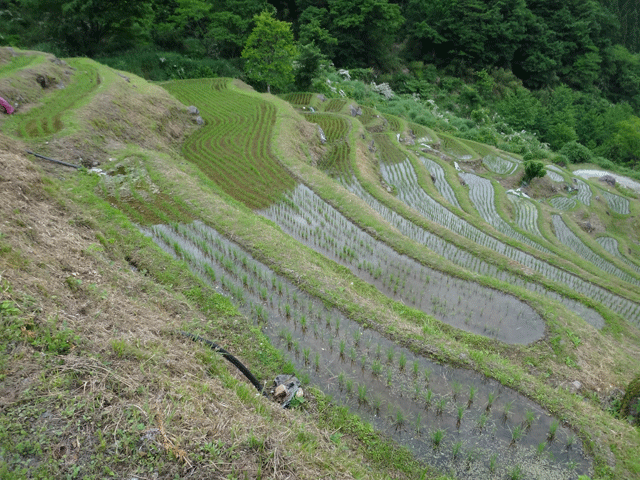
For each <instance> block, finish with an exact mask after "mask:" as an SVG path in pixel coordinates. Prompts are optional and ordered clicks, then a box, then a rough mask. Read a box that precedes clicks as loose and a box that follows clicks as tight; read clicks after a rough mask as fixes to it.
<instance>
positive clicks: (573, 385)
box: [571, 380, 582, 393]
mask: <svg viewBox="0 0 640 480" xmlns="http://www.w3.org/2000/svg"><path fill="white" fill-rule="evenodd" d="M581 388H582V383H580V382H579V381H578V380H574V381H573V382H571V390H572V391H573V392H574V393H575V392H577V391H578V390H580V389H581Z"/></svg>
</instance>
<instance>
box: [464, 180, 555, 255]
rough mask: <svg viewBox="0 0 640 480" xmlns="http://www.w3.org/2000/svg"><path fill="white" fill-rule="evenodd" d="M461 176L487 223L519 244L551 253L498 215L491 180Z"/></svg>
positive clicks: (474, 203)
mask: <svg viewBox="0 0 640 480" xmlns="http://www.w3.org/2000/svg"><path fill="white" fill-rule="evenodd" d="M459 175H460V178H462V179H463V180H464V181H465V182H466V183H467V185H468V186H469V198H470V199H471V202H472V203H473V206H474V207H476V210H477V211H478V213H479V214H480V216H481V217H482V218H483V219H484V221H485V222H487V223H488V224H489V225H491V226H492V227H493V228H495V229H496V230H498V231H499V232H502V233H504V234H505V235H508V236H509V237H511V238H515V239H516V240H518V241H519V242H522V243H524V244H526V245H529V246H530V247H533V248H537V249H538V250H540V251H542V252H546V253H551V252H550V251H549V250H548V249H546V248H544V247H543V246H541V245H540V244H538V243H537V242H535V241H533V240H531V239H530V238H529V237H525V236H524V235H522V234H521V233H520V232H517V231H516V230H514V229H513V227H511V225H509V224H508V223H507V222H505V221H504V219H503V218H502V217H501V216H500V215H499V214H498V210H497V209H496V205H495V201H494V197H495V190H494V188H493V184H492V183H491V181H490V180H487V179H486V178H482V177H479V176H478V175H474V174H473V173H460V174H459Z"/></svg>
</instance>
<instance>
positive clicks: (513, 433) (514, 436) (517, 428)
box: [511, 425, 523, 445]
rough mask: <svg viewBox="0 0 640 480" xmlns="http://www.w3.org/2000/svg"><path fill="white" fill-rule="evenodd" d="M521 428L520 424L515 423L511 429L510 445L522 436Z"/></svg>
mask: <svg viewBox="0 0 640 480" xmlns="http://www.w3.org/2000/svg"><path fill="white" fill-rule="evenodd" d="M522 434H523V429H522V426H521V425H517V426H515V427H514V428H513V430H511V445H513V444H515V443H516V442H517V441H518V440H520V439H521V438H522Z"/></svg>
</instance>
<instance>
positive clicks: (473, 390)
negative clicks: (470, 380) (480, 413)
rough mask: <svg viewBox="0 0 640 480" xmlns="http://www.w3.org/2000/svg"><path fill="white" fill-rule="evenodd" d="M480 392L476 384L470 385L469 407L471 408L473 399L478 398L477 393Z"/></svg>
mask: <svg viewBox="0 0 640 480" xmlns="http://www.w3.org/2000/svg"><path fill="white" fill-rule="evenodd" d="M477 392H478V389H477V388H476V387H474V386H470V387H469V401H468V402H467V408H471V404H472V403H473V400H474V399H475V398H476V393H477Z"/></svg>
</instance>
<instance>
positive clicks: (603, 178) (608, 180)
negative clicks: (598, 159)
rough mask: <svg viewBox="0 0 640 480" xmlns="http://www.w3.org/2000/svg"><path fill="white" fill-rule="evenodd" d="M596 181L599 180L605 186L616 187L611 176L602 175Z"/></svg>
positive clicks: (614, 180)
mask: <svg viewBox="0 0 640 480" xmlns="http://www.w3.org/2000/svg"><path fill="white" fill-rule="evenodd" d="M598 180H600V181H601V182H603V183H607V184H609V185H611V186H612V187H615V186H616V179H615V178H613V177H612V176H611V175H603V176H601V177H600V178H599V179H598Z"/></svg>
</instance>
